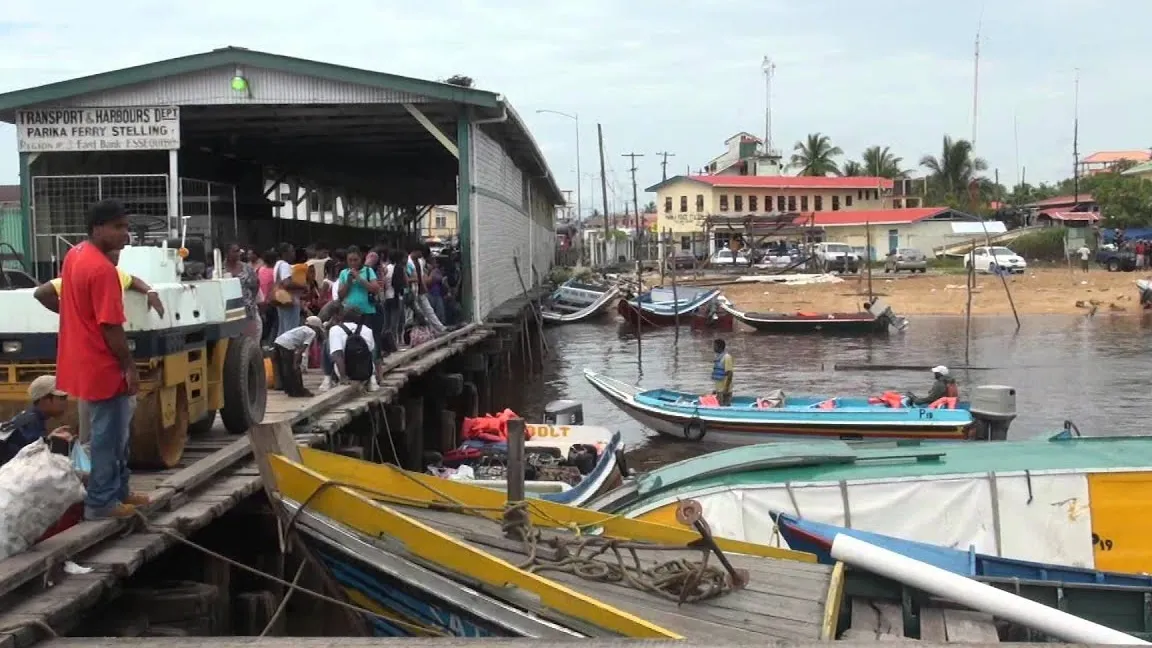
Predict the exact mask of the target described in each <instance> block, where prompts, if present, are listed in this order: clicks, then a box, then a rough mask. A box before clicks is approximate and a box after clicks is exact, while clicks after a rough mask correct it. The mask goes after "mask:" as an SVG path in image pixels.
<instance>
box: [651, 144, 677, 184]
mask: <svg viewBox="0 0 1152 648" xmlns="http://www.w3.org/2000/svg"><path fill="white" fill-rule="evenodd" d="M656 155H659V156H660V157H661V158H662V159H661V160H660V182H664V181H665V180H667V179H668V158H670V157H676V154H675V153H669V152H668V151H660V152H659V153H657V154H656Z"/></svg>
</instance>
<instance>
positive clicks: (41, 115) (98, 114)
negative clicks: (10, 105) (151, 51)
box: [16, 106, 180, 153]
mask: <svg viewBox="0 0 1152 648" xmlns="http://www.w3.org/2000/svg"><path fill="white" fill-rule="evenodd" d="M16 146H17V148H18V149H19V151H20V152H21V153H46V152H53V151H60V152H64V151H155V150H165V149H178V148H180V108H178V107H176V106H136V107H125V108H32V109H27V110H17V111H16Z"/></svg>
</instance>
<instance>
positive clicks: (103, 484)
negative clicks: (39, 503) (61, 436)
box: [56, 200, 148, 520]
mask: <svg viewBox="0 0 1152 648" xmlns="http://www.w3.org/2000/svg"><path fill="white" fill-rule="evenodd" d="M127 242H128V215H127V213H126V212H125V210H124V205H122V204H120V203H119V202H118V201H115V200H104V201H101V202H98V203H96V204H95V205H93V206H92V208H91V209H89V210H88V240H87V241H84V242H83V243H81V244H79V245H77V246H76V247H74V248H72V249H71V250H69V251H68V254H66V255H65V256H64V266H63V268H62V269H61V271H60V278H61V279H62V280H63V283H64V284H65V285H67V286H68V290H63V291H61V294H60V338H59V344H58V347H57V356H56V382H57V385H58V386H59V389H61V390H63V391H66V392H68V393H69V394H72V395H73V396H74V397H75V398H77V399H78V400H81V401H84V402H85V405H86V406H87V411H88V417H89V420H88V429H89V430H91V438H92V446H91V457H92V472H91V473H90V474H89V477H88V496H87V497H86V498H85V500H84V517H85V518H87V519H90V520H92V519H100V518H108V517H117V518H124V517H130V516H131V515H133V514H134V513H135V512H136V507H137V506H142V505H144V504H147V503H148V498H146V497H143V496H140V495H134V494H133V493H132V492H131V491H130V490H129V488H128V476H129V472H128V434H129V428H130V427H131V424H132V413H133V410H134V409H135V403H136V390H137V388H138V386H139V382H140V376H139V374H138V373H137V371H136V363H135V361H134V360H133V359H132V352H131V350H130V349H129V347H128V336H127V335H126V334H125V332H124V291H123V288H122V285H121V282H120V276H119V274H118V273H117V272H116V266H115V265H114V264H113V263H112V261H111V259H110V258H109V257H110V255H113V254H115V253H116V252H117V251H119V250H120V249H121V248H123V247H124V245H125V244H126V243H127Z"/></svg>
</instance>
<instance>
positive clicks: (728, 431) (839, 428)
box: [585, 372, 972, 445]
mask: <svg viewBox="0 0 1152 648" xmlns="http://www.w3.org/2000/svg"><path fill="white" fill-rule="evenodd" d="M585 378H587V379H588V381H589V382H590V383H592V386H593V387H595V388H596V390H597V391H599V392H600V393H601V394H604V396H606V397H607V398H608V400H610V401H611V402H612V404H613V405H616V406H617V407H618V408H620V409H621V410H622V411H623V412H624V413H625V414H627V415H628V416H629V417H631V418H632V419H633V420H635V421H637V422H638V423H640V424H641V425H643V426H644V427H646V428H649V429H651V430H654V431H656V432H659V433H660V434H662V435H664V436H668V437H672V438H675V439H682V440H688V441H701V440H703V439H707V440H708V441H715V442H718V443H723V444H729V445H745V444H757V443H768V442H773V441H791V440H804V439H809V440H810V439H837V440H843V441H857V440H916V441H952V442H954V441H964V440H966V439H968V431H969V429H970V428H971V426H972V422H971V420H970V419H969V420H967V421H965V422H957V423H940V422H937V423H933V422H932V420H930V419H925V420H924V422H923V423H916V422H909V421H898V422H897V421H864V420H860V421H855V422H837V423H820V422H807V421H797V420H778V421H772V420H762V421H749V420H725V419H724V418H722V417H721V415H719V413H711V412H709V411H708V410H705V409H697V410H694V411H692V412H690V413H689V412H676V411H669V410H666V409H661V408H659V407H653V406H650V405H647V404H645V403H642V402H640V401H638V400H637V399H636V398H635V396H634V394H630V393H628V392H626V391H624V390H622V389H620V388H619V387H618V385H616V384H615V381H611V380H605V379H604V378H605V377H603V376H599V375H598V374H592V373H590V372H586V373H585Z"/></svg>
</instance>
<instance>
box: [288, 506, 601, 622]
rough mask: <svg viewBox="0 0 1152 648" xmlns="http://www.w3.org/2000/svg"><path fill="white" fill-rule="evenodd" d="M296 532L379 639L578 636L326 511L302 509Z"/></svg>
mask: <svg viewBox="0 0 1152 648" xmlns="http://www.w3.org/2000/svg"><path fill="white" fill-rule="evenodd" d="M280 503H281V505H282V506H284V509H285V510H286V511H287V512H288V514H289V515H293V516H296V517H295V519H296V521H297V525H296V526H297V528H298V529H299V531H300V533H299V537H300V538H301V540H303V542H304V543H305V544H306V545H307V546H308V548H309V549H310V551H311V553H312V554H313V555H314V556H315V557H316V558H317V559H318V560H319V562H320V563H321V565H322V566H323V567H324V568H325V570H326V571H327V572H328V574H329V575H330V576H331V577H332V579H333V580H334V581H335V582H336V584H337V585H338V586H339V587H340V588H341V589H342V590H343V591H344V594H345V596H346V597H347V599H348V600H349V602H351V603H352V604H353V605H356V606H358V607H361V608H363V609H366V610H370V611H371V612H373V613H375V614H373V615H368V614H365V615H364V620H365V623H366V624H367V626H368V629H369V630H370V631H371V632H372V634H373V635H375V636H378V637H432V636H450V637H467V638H480V637H541V636H559V637H563V636H579V635H575V634H574V633H572V632H571V631H569V630H566V629H563V628H560V627H559V626H555V625H554V624H551V623H547V622H544V621H542V620H540V619H536V618H533V617H532V616H530V615H527V614H525V613H523V612H522V611H519V610H516V609H515V608H512V607H511V606H508V605H507V604H505V603H503V602H500V601H496V600H495V599H492V598H490V597H488V596H485V595H484V594H481V593H480V592H477V591H475V590H472V589H470V588H468V587H466V586H464V585H462V584H460V583H458V582H456V581H453V580H451V579H448V578H446V577H444V576H442V575H440V574H437V573H435V572H432V571H430V570H428V569H426V568H424V567H421V566H419V565H417V564H415V563H413V562H411V561H409V560H407V559H405V558H403V557H401V556H399V555H396V554H394V553H391V552H389V551H386V550H384V549H382V548H381V547H380V546H377V545H376V544H374V543H373V542H372V541H371V540H370V539H368V538H366V537H364V536H361V535H360V534H358V533H355V532H352V531H350V530H349V529H346V528H345V527H343V526H342V525H339V524H337V523H335V522H333V521H331V520H328V519H327V518H324V517H323V516H319V515H315V514H313V513H311V512H309V511H303V512H299V513H298V511H299V506H298V504H297V503H296V502H293V501H290V500H281V502H280Z"/></svg>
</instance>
